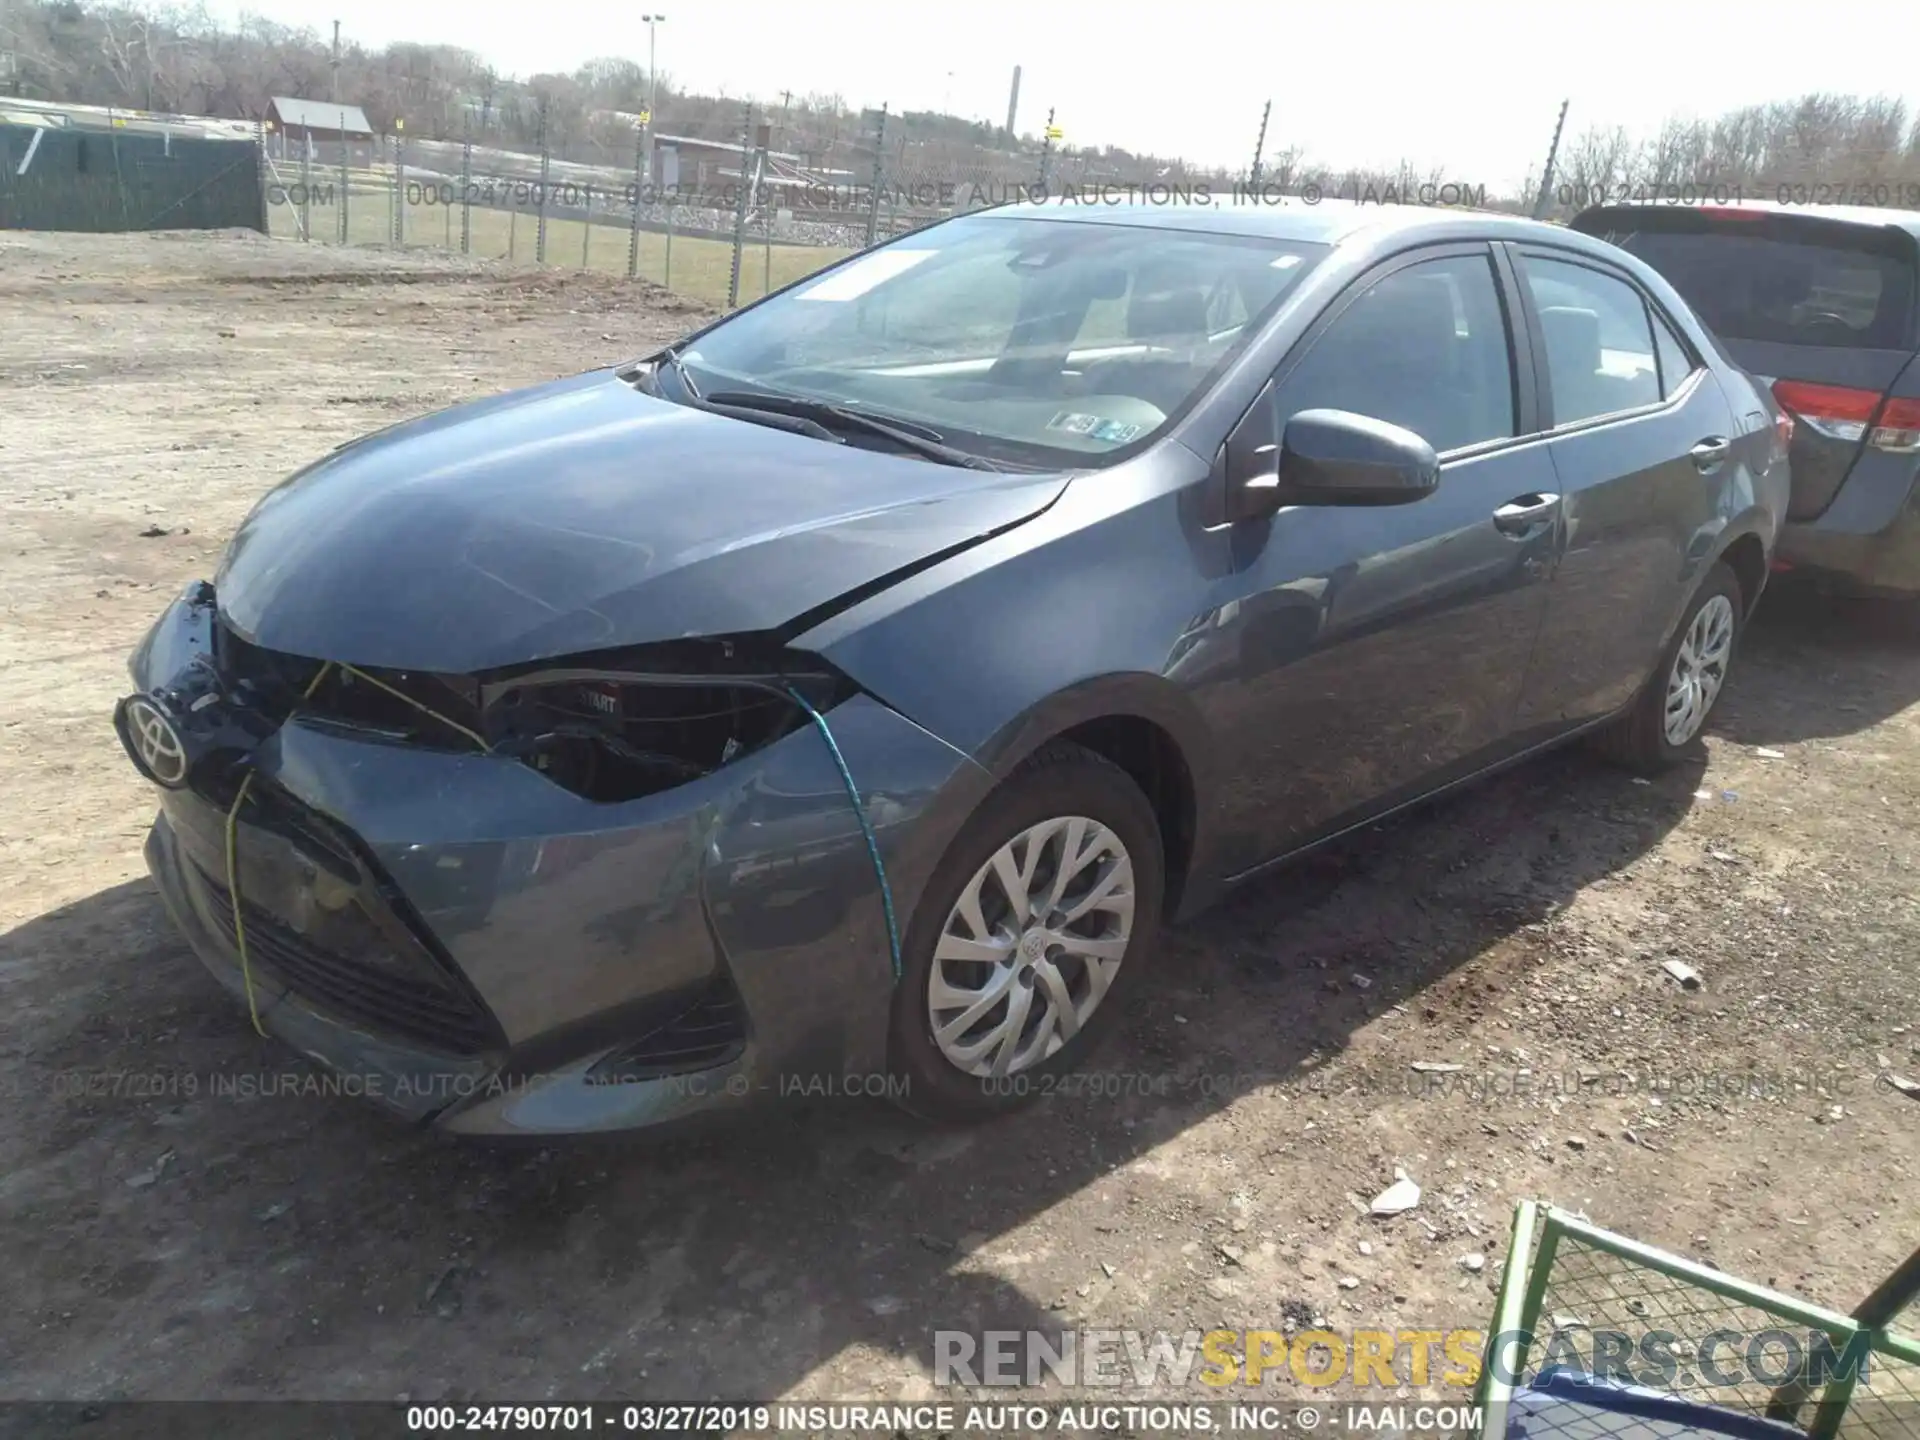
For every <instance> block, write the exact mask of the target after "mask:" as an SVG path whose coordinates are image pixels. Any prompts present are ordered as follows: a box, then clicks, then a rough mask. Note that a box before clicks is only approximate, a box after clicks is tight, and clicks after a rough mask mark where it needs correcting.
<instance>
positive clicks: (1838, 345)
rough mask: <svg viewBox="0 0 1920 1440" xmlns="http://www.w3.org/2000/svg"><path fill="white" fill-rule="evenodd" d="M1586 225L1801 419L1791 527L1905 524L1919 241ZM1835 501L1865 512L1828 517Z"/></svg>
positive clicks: (1911, 457) (1731, 226) (1916, 462)
mask: <svg viewBox="0 0 1920 1440" xmlns="http://www.w3.org/2000/svg"><path fill="white" fill-rule="evenodd" d="M1574 228H1576V229H1579V230H1583V231H1585V232H1586V233H1588V234H1591V235H1597V236H1599V237H1600V238H1602V239H1605V240H1610V241H1612V242H1613V243H1614V244H1616V245H1619V246H1620V247H1621V248H1622V249H1625V250H1628V251H1630V252H1632V253H1633V254H1635V255H1637V256H1639V257H1640V258H1641V259H1642V260H1644V261H1646V262H1647V263H1648V264H1649V265H1651V266H1653V267H1654V269H1656V270H1658V271H1660V273H1661V274H1663V275H1665V276H1666V277H1667V279H1668V280H1669V281H1670V282H1672V284H1673V287H1674V289H1676V290H1678V291H1679V292H1680V293H1681V295H1682V296H1683V297H1685V299H1686V301H1687V303H1688V304H1690V305H1691V306H1693V308H1694V311H1695V313H1696V314H1698V315H1699V316H1700V318H1701V319H1702V320H1704V321H1705V322H1706V324H1707V326H1708V327H1709V328H1710V329H1712V330H1713V331H1714V333H1715V334H1716V335H1718V336H1719V337H1720V340H1721V343H1722V344H1724V345H1725V346H1726V349H1727V353H1728V355H1729V356H1731V357H1732V358H1733V360H1734V361H1735V363H1737V364H1738V365H1740V366H1741V367H1742V368H1743V369H1745V370H1747V371H1748V372H1749V373H1751V374H1752V375H1754V376H1755V377H1756V378H1757V379H1759V380H1760V381H1761V383H1762V384H1763V385H1766V386H1769V387H1771V388H1772V390H1773V393H1774V397H1775V398H1776V399H1777V400H1779V401H1780V403H1781V405H1782V406H1783V407H1784V408H1785V409H1786V410H1788V411H1789V412H1790V413H1791V414H1792V415H1793V416H1794V418H1795V421H1796V422H1797V423H1796V424H1795V426H1794V436H1793V449H1792V452H1791V455H1790V461H1791V465H1792V471H1793V497H1792V500H1791V502H1790V504H1789V506H1788V510H1787V518H1788V519H1789V520H1792V521H1810V520H1817V519H1825V520H1827V522H1828V523H1829V524H1830V525H1832V526H1833V528H1836V529H1841V530H1857V531H1861V532H1862V533H1871V532H1872V531H1875V530H1878V529H1880V528H1881V527H1882V526H1883V525H1884V524H1885V523H1886V522H1887V521H1888V520H1890V519H1892V518H1893V516H1894V515H1896V514H1898V513H1899V511H1900V509H1901V507H1902V506H1903V505H1904V504H1905V502H1906V499H1907V494H1908V491H1909V490H1910V488H1911V486H1912V483H1913V478H1914V472H1915V470H1916V469H1917V468H1920V365H1916V364H1915V363H1913V355H1914V347H1915V343H1916V335H1915V306H1916V303H1917V302H1920V284H1917V283H1916V269H1917V268H1920V266H1917V263H1916V242H1915V239H1914V237H1913V235H1912V234H1910V233H1909V232H1908V231H1906V230H1904V229H1902V228H1900V227H1898V226H1893V225H1883V224H1874V223H1854V222H1848V221H1839V220H1835V219H1831V218H1826V217H1821V216H1815V215H1807V214H1796V213H1794V212H1793V211H1790V210H1787V211H1776V210H1762V209H1739V208H1710V209H1701V210H1690V209H1657V210H1644V209H1626V208H1623V209H1615V210H1598V211H1589V212H1588V213H1587V214H1585V215H1582V216H1580V217H1578V218H1577V219H1576V220H1575V221H1574ZM1856 470H1857V471H1858V473H1859V477H1860V479H1861V480H1863V481H1864V482H1866V483H1865V484H1863V485H1861V486H1860V487H1858V488H1857V490H1853V491H1851V493H1849V494H1848V495H1847V496H1846V497H1845V500H1844V501H1842V500H1841V491H1842V487H1843V485H1844V484H1845V482H1846V481H1847V479H1848V477H1849V476H1850V475H1852V474H1854V472H1855V471H1856ZM1837 502H1838V503H1840V504H1841V505H1842V507H1843V510H1848V511H1850V510H1856V509H1861V507H1865V509H1861V514H1859V515H1849V514H1845V513H1843V514H1836V515H1832V516H1829V515H1828V511H1829V509H1830V508H1831V507H1833V506H1834V505H1835V504H1836V503H1837ZM1867 509H1870V510H1871V511H1872V512H1873V513H1872V514H1871V515H1868V514H1866V513H1865V510H1867Z"/></svg>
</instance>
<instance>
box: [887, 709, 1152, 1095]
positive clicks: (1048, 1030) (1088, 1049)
mask: <svg viewBox="0 0 1920 1440" xmlns="http://www.w3.org/2000/svg"><path fill="white" fill-rule="evenodd" d="M1055 822H1059V823H1055ZM1096 827H1097V828H1096ZM1070 838H1071V839H1073V840H1075V841H1076V842H1077V844H1078V846H1079V853H1080V855H1081V857H1082V858H1083V862H1084V863H1083V864H1082V865H1080V866H1079V867H1077V869H1076V870H1075V871H1074V872H1073V873H1071V874H1070V875H1069V876H1068V877H1067V884H1066V887H1065V892H1064V895H1063V897H1062V898H1061V899H1060V900H1059V901H1058V902H1057V904H1055V905H1053V906H1052V907H1051V909H1050V911H1049V918H1053V919H1055V920H1058V918H1059V917H1060V916H1061V915H1062V914H1064V913H1066V912H1069V911H1071V910H1073V909H1074V908H1075V906H1076V905H1077V904H1078V903H1079V902H1080V901H1082V900H1084V899H1086V898H1087V896H1088V894H1089V892H1091V891H1092V890H1094V889H1096V888H1099V887H1101V886H1102V885H1105V886H1106V887H1107V888H1106V889H1105V890H1104V892H1103V893H1102V894H1101V895H1099V896H1096V897H1094V899H1093V902H1092V908H1090V909H1089V910H1088V911H1087V912H1086V913H1085V914H1084V915H1083V916H1081V917H1080V918H1078V919H1075V920H1073V921H1072V922H1070V923H1068V924H1055V925H1053V926H1051V927H1049V926H1047V925H1045V924H1039V925H1037V926H1033V927H1026V926H1022V925H1020V924H1019V923H1017V914H1018V912H1017V911H1016V910H1015V909H1014V907H1012V906H1011V905H1010V904H1008V902H1007V899H1006V888H1007V887H1006V886H1005V885H1004V884H1002V882H1001V881H1000V879H999V872H997V871H996V870H995V869H994V862H995V859H996V857H1000V856H1001V855H1002V852H1003V851H1006V852H1008V853H1007V855H1006V857H1005V860H1006V864H1007V867H1008V868H1009V869H1010V870H1011V871H1012V872H1013V873H1014V874H1015V875H1016V877H1017V876H1018V874H1019V871H1020V869H1021V867H1022V866H1023V865H1025V866H1026V867H1027V870H1028V873H1030V874H1031V876H1032V883H1031V885H1030V886H1025V887H1020V888H1027V889H1029V890H1030V891H1031V892H1033V893H1036V894H1039V895H1040V897H1041V900H1042V902H1043V903H1044V902H1046V901H1048V900H1051V899H1052V896H1053V888H1052V884H1051V881H1052V879H1053V878H1054V877H1055V876H1056V875H1057V873H1058V868H1059V865H1058V857H1060V856H1061V855H1062V854H1063V852H1064V849H1065V846H1066V843H1067V842H1068V840H1069V839H1070ZM1036 852H1037V853H1036ZM1123 858H1124V862H1125V864H1124V868H1123V866H1122V863H1121V861H1122V859H1123ZM1129 872H1130V875H1131V896H1132V903H1131V909H1130V912H1129V911H1128V909H1127V906H1126V905H1125V900H1124V897H1125V894H1126V892H1127V889H1128V885H1127V875H1128V873H1129ZM1165 895H1166V864H1165V859H1164V853H1163V848H1162V845H1161V837H1160V826H1159V822H1158V821H1157V820H1156V818H1155V816H1154V812H1153V807H1152V806H1151V805H1150V804H1149V803H1148V802H1147V797H1146V796H1145V795H1144V794H1143V793H1141V790H1140V787H1139V786H1138V785H1136V784H1135V783H1134V781H1133V778H1132V777H1131V776H1129V775H1128V774H1127V773H1126V772H1125V771H1124V770H1122V769H1120V767H1119V766H1117V765H1115V764H1113V762H1112V761H1110V760H1107V759H1105V758H1104V757H1102V756H1099V755H1096V754H1094V753H1093V752H1092V751H1090V750H1084V749H1082V748H1081V747H1079V746H1077V745H1071V744H1066V743H1063V742H1059V741H1055V742H1053V743H1050V744H1048V745H1046V746H1043V747H1042V748H1041V749H1040V750H1039V751H1037V752H1036V753H1035V754H1034V755H1032V756H1031V757H1029V758H1028V759H1027V760H1025V761H1024V762H1022V764H1021V765H1020V766H1019V768H1018V769H1016V770H1015V771H1014V772H1013V773H1012V774H1011V775H1009V776H1008V777H1007V779H1006V780H1005V781H1004V782H1003V783H1002V784H1001V785H1000V786H999V788H997V789H996V790H994V791H993V792H992V793H991V794H990V795H988V796H987V798H986V799H985V800H983V801H982V802H981V804H980V807H979V809H977V810H975V811H974V813H973V815H972V816H971V817H970V818H969V819H968V821H967V823H966V824H965V825H964V826H963V827H961V830H960V833H959V834H958V835H957V836H955V837H954V840H953V843H952V845H950V846H949V847H948V849H947V853H946V855H945V856H944V857H943V858H942V859H941V861H940V864H939V865H938V866H937V867H936V868H935V870H934V873H933V876H932V878H931V879H930V880H929V881H928V882H927V888H926V892H925V894H924V895H923V896H922V897H921V899H920V903H919V905H918V907H917V908H916V909H915V911H914V915H913V920H912V922H911V923H910V924H909V925H908V927H907V935H906V945H905V949H904V953H903V956H902V965H901V977H900V983H899V984H898V985H897V986H896V987H895V988H894V997H893V1028H892V1034H891V1037H890V1058H891V1063H892V1066H893V1069H894V1071H895V1073H896V1075H897V1076H898V1077H900V1078H901V1079H902V1080H903V1081H904V1082H905V1084H904V1086H903V1087H902V1088H903V1090H904V1092H905V1093H904V1094H902V1095H901V1096H900V1101H901V1104H902V1105H903V1106H904V1107H905V1108H906V1109H908V1110H910V1111H913V1112H914V1113H915V1114H918V1115H921V1116H924V1117H927V1118H929V1119H942V1120H972V1119H984V1118H986V1117H989V1116H993V1115H998V1114H1002V1113H1005V1112H1007V1111H1010V1110H1015V1109H1018V1108H1019V1107H1020V1106H1022V1105H1024V1104H1026V1103H1028V1102H1029V1101H1031V1100H1034V1099H1037V1098H1038V1097H1039V1096H1040V1095H1042V1094H1044V1093H1046V1092H1047V1091H1048V1090H1050V1089H1051V1088H1053V1082H1055V1081H1057V1080H1058V1079H1059V1077H1060V1076H1062V1075H1065V1074H1067V1073H1069V1072H1071V1071H1072V1070H1074V1069H1076V1068H1077V1067H1078V1066H1079V1065H1080V1064H1081V1063H1082V1062H1083V1061H1084V1060H1085V1059H1086V1057H1087V1056H1088V1055H1089V1054H1090V1053H1092V1051H1093V1050H1094V1049H1095V1048H1096V1047H1097V1046H1098V1045H1099V1044H1100V1042H1101V1041H1102V1040H1103V1039H1104V1038H1105V1037H1106V1036H1107V1035H1109V1034H1110V1033H1111V1032H1112V1030H1113V1028H1114V1026H1115V1025H1116V1024H1118V1023H1119V1020H1120V1016H1121V1012H1122V1011H1123V1010H1124V1009H1125V1007H1126V1001H1127V997H1128V996H1129V995H1130V994H1131V993H1132V992H1133V990H1134V989H1135V988H1136V987H1137V986H1138V985H1139V983H1140V981H1141V978H1142V976H1143V975H1144V973H1145V971H1146V969H1147V968H1148V966H1147V961H1148V957H1149V954H1150V952H1151V950H1152V947H1153V945H1154V942H1155V940H1156V938H1157V934H1158V931H1159V927H1160V918H1161V907H1162V904H1163V902H1164V900H1165ZM963 898H971V899H972V900H973V901H974V902H976V903H977V906H978V908H977V910H975V909H973V908H971V907H968V908H965V909H963V908H962V901H963ZM1035 918H1036V920H1040V919H1041V918H1042V917H1040V916H1039V915H1038V913H1037V907H1036V913H1035ZM976 920H977V921H978V922H981V923H984V925H985V928H986V931H987V932H988V935H989V937H990V938H989V941H988V943H986V944H984V945H983V944H981V943H980V940H979V933H978V932H979V929H980V924H979V923H975V922H976ZM1029 936H1037V937H1038V938H1037V939H1034V938H1027V939H1026V940H1025V944H1024V946H1023V944H1022V940H1023V937H1029ZM1098 942H1104V943H1101V944H1100V950H1101V951H1102V952H1103V954H1102V956H1092V955H1087V954H1082V953H1079V952H1078V951H1077V950H1075V949H1074V948H1073V947H1075V946H1076V945H1080V944H1093V943H1098ZM1116 949H1117V950H1118V954H1119V959H1118V963H1117V966H1115V965H1113V964H1112V962H1111V961H1110V960H1109V959H1106V958H1103V957H1104V955H1105V953H1106V952H1111V951H1114V950H1116ZM976 950H977V951H979V956H978V957H973V956H971V953H970V952H973V951H976ZM989 957H991V958H989ZM936 972H937V974H938V977H939V979H940V981H941V989H940V990H939V991H937V992H936V991H935V989H934V983H935V978H936ZM1102 976H1104V979H1105V984H1104V988H1101V987H1100V985H1099V984H1098V981H1099V979H1100V978H1101V977H1102ZM1096 989H1099V994H1098V995H1097V996H1096V995H1095V994H1094V992H1095V990H1096ZM989 992H992V996H991V997H990V996H989ZM1022 992H1024V993H1025V995H1026V996H1027V997H1028V998H1026V999H1025V1000H1022V999H1021V998H1020V996H1021V994H1022ZM975 996H977V998H974V997H975ZM963 997H965V998H963ZM1061 997H1064V1000H1065V1002H1066V1004H1067V1006H1068V1007H1069V1008H1068V1009H1066V1010H1064V1011H1063V1008H1062V998H1061ZM969 1000H971V1002H972V1003H971V1004H969V1003H968V1001H969ZM1089 1000H1091V1001H1092V1003H1091V1004H1090V1005H1088V1004H1086V1002H1087V1001H1089ZM982 1002H985V1008H984V1009H981V1008H980V1006H981V1004H982ZM1016 1005H1018V1006H1020V1022H1019V1024H1018V1026H1017V1027H1016V1026H1015V1025H1013V1024H1010V1023H1009V1022H1012V1021H1013V1020H1014V1018H1015V1016H1014V1007H1015V1006H1016ZM970 1009H972V1010H975V1011H977V1013H976V1014H974V1015H973V1016H972V1017H971V1018H969V1015H968V1011H969V1010H970ZM936 1014H938V1016H939V1026H938V1028H939V1030H940V1031H941V1032H943V1033H944V1034H945V1036H946V1040H945V1044H944V1045H943V1041H942V1039H941V1038H940V1036H939V1035H936V1019H935V1017H936ZM1063 1014H1064V1015H1065V1016H1066V1017H1067V1021H1070V1022H1071V1023H1066V1021H1063V1020H1062V1018H1061V1017H1062V1016H1063ZM962 1021H966V1022H967V1023H966V1024H964V1025H963V1024H961V1023H960V1022H962ZM996 1036H998V1037H999V1038H998V1039H997V1041H996V1040H995V1038H994V1037H996ZM983 1044H984V1045H985V1046H986V1048H985V1050H984V1051H983V1052H981V1053H980V1054H978V1055H976V1056H975V1057H974V1058H973V1062H972V1063H973V1065H974V1066H976V1067H980V1068H984V1069H986V1070H987V1071H989V1072H991V1071H992V1069H993V1068H994V1066H995V1065H996V1063H998V1064H999V1066H1000V1068H1001V1069H1002V1070H1003V1071H1004V1073H1001V1074H998V1075H995V1074H992V1073H986V1074H981V1073H976V1072H975V1071H971V1070H969V1069H965V1068H962V1066H961V1063H960V1060H959V1059H956V1058H955V1054H954V1053H953V1052H955V1051H957V1052H959V1053H960V1054H961V1055H962V1056H965V1055H968V1054H971V1053H972V1052H974V1051H976V1050H979V1047H981V1046H982V1045H983Z"/></svg>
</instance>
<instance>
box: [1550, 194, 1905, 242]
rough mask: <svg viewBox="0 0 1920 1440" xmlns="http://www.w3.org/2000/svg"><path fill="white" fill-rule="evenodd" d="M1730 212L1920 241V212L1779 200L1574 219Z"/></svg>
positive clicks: (1589, 212) (1624, 208) (1610, 208)
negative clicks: (1855, 228)
mask: <svg viewBox="0 0 1920 1440" xmlns="http://www.w3.org/2000/svg"><path fill="white" fill-rule="evenodd" d="M1728 211H1750V212H1752V213H1755V214H1760V215H1775V216H1781V217H1786V218H1798V219H1802V220H1822V221H1825V222H1827V223H1828V224H1833V225H1858V226H1862V227H1867V228H1872V229H1875V230H1898V231H1903V232H1904V233H1906V234H1908V235H1911V236H1913V237H1914V239H1915V240H1920V211H1914V210H1890V209H1881V208H1879V207H1878V206H1873V205H1790V204H1781V203H1780V202H1779V201H1777V200H1740V201H1736V202H1734V203H1732V204H1728V205H1717V204H1716V205H1660V204H1649V205H1595V206H1592V207H1591V208H1589V209H1586V210H1582V211H1581V212H1580V213H1579V214H1578V215H1576V216H1575V217H1574V219H1573V223H1574V224H1576V225H1578V224H1579V223H1580V222H1581V221H1582V220H1585V219H1586V218H1587V217H1588V216H1600V215H1646V214H1649V213H1653V214H1676V215H1679V214H1686V213H1689V212H1694V213H1698V214H1703V215H1715V214H1725V213H1726V212H1728Z"/></svg>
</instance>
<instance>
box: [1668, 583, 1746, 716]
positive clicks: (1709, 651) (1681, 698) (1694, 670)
mask: <svg viewBox="0 0 1920 1440" xmlns="http://www.w3.org/2000/svg"><path fill="white" fill-rule="evenodd" d="M1733 628H1734V621H1733V602H1732V601H1730V600H1728V599H1727V597H1726V596H1724V595H1715V596H1713V597H1712V598H1711V599H1710V600H1708V601H1707V603H1706V604H1704V605H1702V606H1701V607H1700V609H1699V610H1698V611H1697V612H1696V613H1695V614H1694V617H1693V623H1692V624H1690V625H1688V626H1687V633H1686V636H1685V638H1684V639H1682V640H1681V642H1680V648H1679V650H1678V651H1676V652H1675V654H1674V657H1673V669H1672V670H1671V671H1669V672H1668V674H1667V705H1666V711H1665V714H1664V716H1663V727H1664V730H1665V733H1666V737H1667V743H1668V744H1669V745H1673V746H1680V745H1685V744H1686V743H1687V742H1688V741H1689V740H1691V739H1693V737H1694V736H1695V735H1697V734H1699V733H1700V727H1701V726H1702V725H1703V724H1705V723H1706V719H1707V712H1708V711H1709V710H1711V709H1713V702H1714V701H1715V700H1716V699H1718V698H1719V695H1720V687H1721V686H1722V685H1724V684H1725V683H1726V680H1727V662H1728V661H1729V660H1731V659H1732V658H1733Z"/></svg>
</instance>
